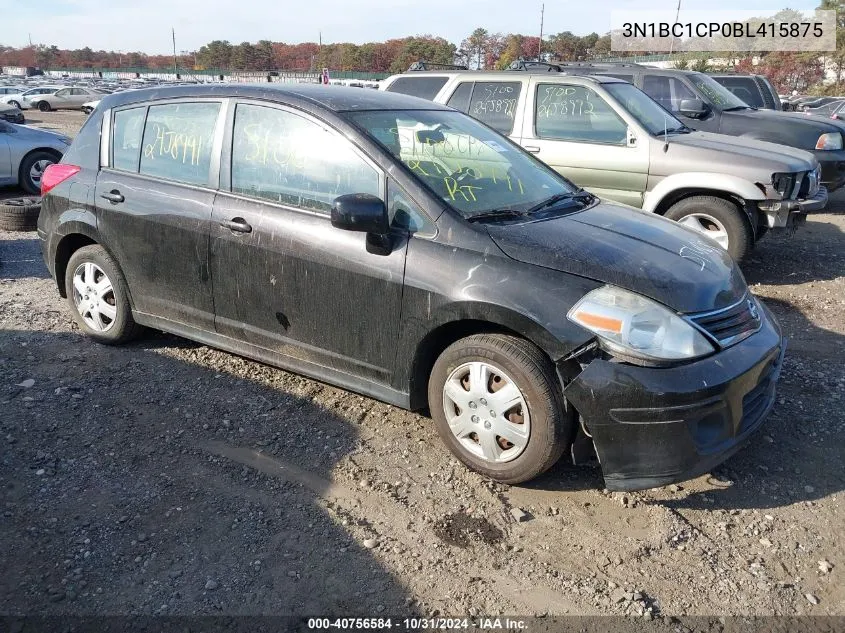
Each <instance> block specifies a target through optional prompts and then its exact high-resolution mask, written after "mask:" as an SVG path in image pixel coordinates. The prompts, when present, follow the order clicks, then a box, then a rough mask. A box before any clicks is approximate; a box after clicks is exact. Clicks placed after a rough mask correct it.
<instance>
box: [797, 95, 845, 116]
mask: <svg viewBox="0 0 845 633" xmlns="http://www.w3.org/2000/svg"><path fill="white" fill-rule="evenodd" d="M843 98H845V97H807V98H806V99H803V100H801V101H799V102H798V104H797V105H796V106H795V110H796V111H798V112H806V111H807V110H810V109H813V108H820V107H822V106H824V105H827V104H828V103H833V102H834V101H841V100H842V99H843Z"/></svg>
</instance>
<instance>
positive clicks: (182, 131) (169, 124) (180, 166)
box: [140, 103, 220, 185]
mask: <svg viewBox="0 0 845 633" xmlns="http://www.w3.org/2000/svg"><path fill="white" fill-rule="evenodd" d="M219 111H220V104H219V103H172V104H167V105H159V106H150V112H149V114H148V115H147V124H146V126H145V128H144V141H143V143H142V147H143V152H142V153H141V170H140V171H141V173H142V174H146V175H147V176H158V177H161V178H167V179H168V180H178V181H179V182H184V183H187V184H192V185H207V184H208V173H209V168H210V167H211V145H212V141H213V138H214V127H215V125H216V123H217V113H218V112H219Z"/></svg>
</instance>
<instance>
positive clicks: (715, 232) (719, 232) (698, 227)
mask: <svg viewBox="0 0 845 633" xmlns="http://www.w3.org/2000/svg"><path fill="white" fill-rule="evenodd" d="M678 223H679V224H683V225H684V226H685V227H687V228H688V229H692V230H693V231H698V232H699V233H701V234H703V235H705V236H707V237H709V238H710V239H711V240H713V241H715V242H716V243H717V244H718V245H719V246H721V247H722V248H724V249H725V250H728V231H727V229H726V228H725V225H724V224H722V223H721V222H719V220H717V219H716V218H714V217H713V216H712V215H708V214H706V213H690V214H689V215H687V216H684V217H683V218H681V219H680V220H678Z"/></svg>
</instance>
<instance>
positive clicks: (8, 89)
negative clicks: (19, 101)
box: [0, 86, 26, 97]
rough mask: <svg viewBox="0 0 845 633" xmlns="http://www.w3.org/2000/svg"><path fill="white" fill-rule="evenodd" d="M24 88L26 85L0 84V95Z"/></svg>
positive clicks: (13, 92)
mask: <svg viewBox="0 0 845 633" xmlns="http://www.w3.org/2000/svg"><path fill="white" fill-rule="evenodd" d="M22 90H26V86H0V97H2V96H4V95H11V94H15V93H17V92H21V91H22Z"/></svg>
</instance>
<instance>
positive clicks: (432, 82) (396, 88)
mask: <svg viewBox="0 0 845 633" xmlns="http://www.w3.org/2000/svg"><path fill="white" fill-rule="evenodd" d="M447 79H448V77H399V79H397V80H396V81H394V82H393V83H392V84H390V85H389V86H388V87H387V92H399V93H402V94H403V95H410V96H412V97H421V98H422V99H428V100H429V101H433V100H434V97H436V96H437V93H438V92H440V89H441V88H442V87H443V86H445V85H446V80H447Z"/></svg>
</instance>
